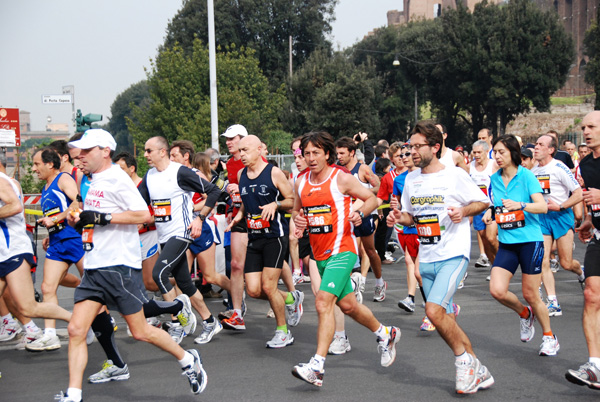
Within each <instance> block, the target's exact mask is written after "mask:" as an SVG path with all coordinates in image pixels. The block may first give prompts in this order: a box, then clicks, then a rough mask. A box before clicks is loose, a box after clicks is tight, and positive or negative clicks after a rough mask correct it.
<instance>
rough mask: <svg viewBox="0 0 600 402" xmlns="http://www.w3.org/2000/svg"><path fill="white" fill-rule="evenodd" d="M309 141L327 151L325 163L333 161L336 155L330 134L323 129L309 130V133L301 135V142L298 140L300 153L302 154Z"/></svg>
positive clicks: (331, 163) (330, 163)
mask: <svg viewBox="0 0 600 402" xmlns="http://www.w3.org/2000/svg"><path fill="white" fill-rule="evenodd" d="M309 143H310V144H312V145H313V146H315V147H317V148H320V149H322V150H323V151H324V152H325V153H326V154H327V153H329V156H328V157H327V163H328V164H329V165H333V164H334V163H335V159H336V157H337V155H336V152H335V141H334V139H333V137H332V136H331V134H329V133H328V132H325V131H311V132H310V133H307V134H304V135H303V136H302V142H300V148H301V149H302V155H304V148H306V146H307V145H308V144H309Z"/></svg>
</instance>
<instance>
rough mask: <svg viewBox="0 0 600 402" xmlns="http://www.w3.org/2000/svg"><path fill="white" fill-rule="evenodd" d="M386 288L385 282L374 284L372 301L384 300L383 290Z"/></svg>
mask: <svg viewBox="0 0 600 402" xmlns="http://www.w3.org/2000/svg"><path fill="white" fill-rule="evenodd" d="M386 289H387V282H385V281H384V282H383V286H375V293H374V295H373V301H376V302H382V301H384V300H385V290H386Z"/></svg>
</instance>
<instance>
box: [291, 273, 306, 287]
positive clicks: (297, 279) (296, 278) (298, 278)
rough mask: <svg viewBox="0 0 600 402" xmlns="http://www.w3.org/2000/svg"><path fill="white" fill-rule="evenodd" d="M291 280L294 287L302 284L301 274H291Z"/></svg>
mask: <svg viewBox="0 0 600 402" xmlns="http://www.w3.org/2000/svg"><path fill="white" fill-rule="evenodd" d="M292 280H293V281H294V286H296V285H298V284H300V283H304V276H303V275H302V274H300V275H298V274H293V275H292Z"/></svg>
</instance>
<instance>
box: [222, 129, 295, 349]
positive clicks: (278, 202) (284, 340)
mask: <svg viewBox="0 0 600 402" xmlns="http://www.w3.org/2000/svg"><path fill="white" fill-rule="evenodd" d="M239 151H240V157H241V161H242V163H243V164H244V166H246V167H245V168H244V169H243V170H241V171H240V172H239V174H238V182H239V189H240V195H241V198H242V205H241V207H240V210H239V211H238V213H237V214H236V216H235V217H234V218H233V219H232V221H231V223H230V224H229V226H228V227H227V230H231V228H232V227H234V226H235V225H237V224H238V223H239V222H240V221H241V220H242V219H246V225H247V227H248V240H249V242H248V249H247V251H246V262H245V264H244V270H245V275H244V277H245V280H246V291H247V292H248V295H250V296H251V297H253V298H256V299H267V300H269V304H270V305H271V308H272V309H273V313H274V314H275V320H276V321H277V329H276V331H275V336H274V337H273V339H272V340H270V341H269V342H267V347H268V348H274V349H276V348H283V347H286V346H288V345H291V344H293V343H294V337H293V336H292V333H291V331H289V330H288V328H287V325H290V326H296V325H298V323H299V322H300V318H301V317H302V301H303V300H304V294H303V293H302V292H300V291H294V292H293V293H292V292H282V291H280V290H278V289H277V281H278V280H279V277H280V276H281V269H282V267H283V259H284V256H285V254H286V249H287V236H288V224H287V220H286V219H285V218H284V216H283V213H281V212H279V211H282V210H283V211H284V210H287V209H290V208H291V207H292V206H293V202H294V201H293V200H294V199H293V192H292V186H291V185H290V183H289V182H288V180H287V178H286V177H285V174H284V173H283V172H282V171H281V170H280V169H279V168H277V167H274V166H273V165H271V164H270V163H267V162H265V161H264V159H263V157H262V155H263V152H264V150H263V145H262V143H261V141H260V140H259V139H258V137H256V136H254V135H249V136H247V137H244V138H243V139H241V140H240V142H239ZM286 310H287V311H286ZM286 314H287V316H288V317H287V325H286ZM225 324H226V326H225V328H228V327H227V321H225ZM230 329H233V328H230Z"/></svg>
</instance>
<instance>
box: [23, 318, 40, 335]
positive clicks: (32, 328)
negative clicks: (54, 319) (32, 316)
mask: <svg viewBox="0 0 600 402" xmlns="http://www.w3.org/2000/svg"><path fill="white" fill-rule="evenodd" d="M24 327H25V330H26V331H28V332H36V331H37V330H38V329H39V328H38V326H37V325H35V322H33V320H31V321H29V322H28V323H27V324H25V325H24Z"/></svg>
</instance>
